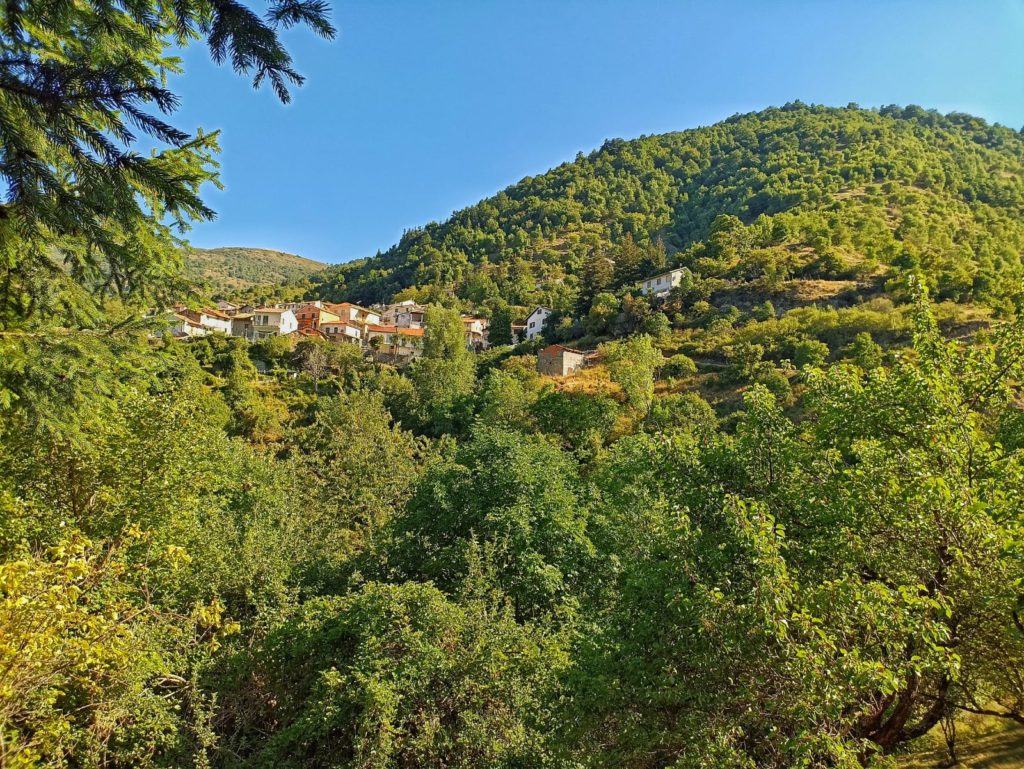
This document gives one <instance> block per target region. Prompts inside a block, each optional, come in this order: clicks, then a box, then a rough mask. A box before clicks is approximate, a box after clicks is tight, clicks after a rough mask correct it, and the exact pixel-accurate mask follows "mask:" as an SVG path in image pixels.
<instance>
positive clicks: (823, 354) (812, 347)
mask: <svg viewBox="0 0 1024 769" xmlns="http://www.w3.org/2000/svg"><path fill="white" fill-rule="evenodd" d="M828 355H829V349H828V345H827V344H825V343H824V342H819V341H818V340H817V339H800V340H798V341H796V342H794V343H793V363H794V364H796V366H797V367H798V368H804V367H805V366H821V365H822V364H823V363H824V362H825V361H826V360H828Z"/></svg>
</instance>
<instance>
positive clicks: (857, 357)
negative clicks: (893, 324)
mask: <svg viewBox="0 0 1024 769" xmlns="http://www.w3.org/2000/svg"><path fill="white" fill-rule="evenodd" d="M846 353H847V355H849V356H850V357H851V358H852V359H853V361H854V362H855V363H856V364H857V365H858V366H860V367H861V368H862V369H864V370H865V371H869V370H871V369H875V368H878V367H879V366H881V365H882V348H881V347H880V346H879V345H878V343H877V342H875V340H874V339H872V338H871V334H869V333H868V332H867V331H862V332H860V333H859V334H857V336H856V337H855V338H854V340H853V341H852V342H851V343H850V346H849V347H848V348H847V350H846Z"/></svg>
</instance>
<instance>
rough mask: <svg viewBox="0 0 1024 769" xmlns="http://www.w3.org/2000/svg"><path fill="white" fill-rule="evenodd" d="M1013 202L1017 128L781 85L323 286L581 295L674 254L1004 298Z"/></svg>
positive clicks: (1001, 305) (565, 301)
mask: <svg viewBox="0 0 1024 769" xmlns="http://www.w3.org/2000/svg"><path fill="white" fill-rule="evenodd" d="M1022 211H1024V137H1022V136H1021V135H1020V134H1019V133H1016V132H1014V131H1012V130H1010V129H1007V128H1003V127H999V126H992V125H988V124H986V123H985V121H983V120H980V119H978V118H975V117H972V116H970V115H965V114H950V115H945V116H943V115H940V114H938V113H935V112H933V111H926V110H923V109H921V108H919V107H906V108H904V107H886V108H883V109H881V110H877V111H873V110H863V109H858V108H854V107H850V108H844V109H835V108H828V107H815V106H806V105H802V104H799V103H797V104H790V105H786V106H785V107H782V108H776V109H768V110H765V111H763V112H759V113H754V114H748V115H739V116H736V117H733V118H730V119H728V120H726V121H724V122H722V123H720V124H717V125H714V126H710V127H706V128H697V129H693V130H689V131H683V132H679V133H671V134H664V135H660V136H649V137H643V138H640V139H635V140H631V141H624V140H619V139H616V140H612V141H608V142H606V143H605V144H604V145H603V146H602V147H601V148H600V149H598V150H596V151H594V152H592V153H590V154H589V155H586V156H583V155H582V154H581V155H579V156H577V158H576V160H575V161H573V162H571V163H566V164H564V165H561V166H559V167H557V168H555V169H553V170H551V171H549V172H547V173H544V174H541V175H539V176H535V177H527V178H526V179H524V180H522V181H521V182H519V183H518V184H515V185H513V186H512V187H509V188H508V189H506V190H504V191H503V192H501V193H499V194H498V195H496V196H494V197H492V198H489V199H487V200H484V201H482V202H480V203H478V204H476V205H474V206H471V207H469V208H466V209H464V210H462V211H459V212H457V213H455V214H454V215H453V216H452V217H451V218H450V219H448V220H447V221H445V222H442V223H434V224H429V225H427V226H426V227H422V228H416V229H413V230H410V231H408V232H407V233H406V234H405V235H404V236H403V238H402V240H401V242H400V243H398V244H397V245H396V246H394V247H392V248H391V249H389V250H388V251H386V252H384V253H383V254H379V255H378V256H377V257H375V258H371V259H365V260H361V261H359V262H355V263H350V264H346V265H344V266H342V267H340V268H338V269H336V270H335V271H334V273H333V276H332V278H331V279H330V280H329V281H328V283H327V288H328V289H329V291H330V292H331V293H332V294H333V296H335V297H337V298H341V297H347V298H349V299H352V300H356V301H362V302H374V301H381V300H385V299H388V298H390V297H391V296H392V295H394V294H395V293H396V292H399V291H401V290H402V289H409V288H410V287H415V288H418V289H421V290H420V291H419V292H418V293H419V295H420V296H421V298H424V299H433V300H439V301H451V298H452V297H453V296H454V297H458V298H459V299H463V300H468V301H472V302H476V303H483V302H487V301H492V300H495V299H498V298H501V299H504V300H506V301H508V302H510V303H512V304H513V305H519V306H524V307H525V306H529V305H533V304H537V303H543V304H549V305H552V306H555V307H558V308H561V309H565V310H568V309H570V308H572V307H576V306H579V305H581V302H582V309H583V310H584V311H585V310H586V309H587V307H586V305H587V300H588V299H589V298H590V297H592V296H593V295H594V294H595V293H596V292H598V291H600V290H605V289H612V290H614V289H616V288H619V287H621V286H628V285H629V284H630V283H632V282H634V281H635V280H636V279H637V278H638V277H640V276H641V275H643V274H644V273H649V272H651V271H654V270H657V269H658V268H659V267H661V266H662V264H664V263H666V262H667V263H668V264H669V265H670V266H676V265H680V266H684V267H687V268H689V269H690V270H691V272H692V273H693V278H692V280H693V292H694V295H700V296H701V297H702V298H705V299H708V298H710V299H711V301H712V302H713V303H714V302H715V299H716V297H717V296H718V295H720V294H722V293H723V292H726V293H730V294H733V293H736V292H750V293H754V294H756V295H758V296H760V297H762V298H766V299H771V300H772V301H775V302H779V301H781V302H783V303H789V302H799V301H800V299H801V295H802V293H806V292H808V291H809V292H810V293H811V296H812V297H813V298H817V299H822V300H831V299H833V298H834V297H835V296H836V295H838V294H844V295H845V301H846V302H850V301H853V300H855V299H856V298H857V297H858V296H869V295H873V294H877V293H878V292H879V291H880V290H881V289H882V287H883V286H884V284H885V281H887V280H893V281H898V280H899V278H900V276H902V275H906V274H908V273H909V272H912V271H915V270H919V271H921V272H922V273H923V274H924V275H925V277H926V279H927V281H928V283H929V286H930V287H931V289H932V291H933V294H934V296H935V298H936V299H939V300H944V299H950V300H954V301H957V302H979V303H982V304H985V305H986V306H989V307H992V308H995V309H998V310H1000V311H1005V310H1007V309H1009V303H1010V297H1011V296H1013V295H1014V294H1016V292H1018V291H1019V288H1020V282H1021V279H1022V277H1024V270H1022V266H1021V256H1020V255H1021V251H1022V247H1024V219H1022V217H1021V214H1022ZM723 217H724V218H723ZM716 222H717V224H716ZM650 244H657V245H654V246H652V245H650ZM663 251H664V255H663V253H662V252H663ZM602 257H604V258H610V259H612V260H614V262H615V269H614V271H613V272H612V274H606V271H605V270H603V269H602V267H601V266H600V264H598V263H596V262H597V260H600V259H601V258H602ZM811 281H814V282H816V283H809V282H811ZM801 282H803V284H802V285H801Z"/></svg>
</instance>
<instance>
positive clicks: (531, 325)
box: [530, 320, 534, 328]
mask: <svg viewBox="0 0 1024 769" xmlns="http://www.w3.org/2000/svg"><path fill="white" fill-rule="evenodd" d="M533 326H534V323H533V321H532V320H531V321H530V328H533Z"/></svg>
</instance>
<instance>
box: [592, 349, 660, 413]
mask: <svg viewBox="0 0 1024 769" xmlns="http://www.w3.org/2000/svg"><path fill="white" fill-rule="evenodd" d="M598 351H599V352H600V353H601V355H602V357H603V359H604V362H605V364H606V365H607V366H608V371H609V373H610V374H611V377H612V381H613V382H615V384H617V385H618V386H619V387H621V388H622V391H623V393H624V394H625V396H626V403H627V404H629V406H630V408H632V409H633V410H634V411H635V412H636V413H638V414H640V415H641V416H643V415H646V414H647V412H648V411H649V410H650V408H651V403H652V402H653V401H654V374H655V372H656V371H657V370H658V368H659V367H660V366H661V364H662V363H663V361H664V358H663V357H662V354H661V351H660V350H658V349H657V348H656V347H655V346H654V344H653V342H652V341H651V338H650V337H649V336H633V337H630V338H629V339H626V340H624V341H621V342H608V343H606V344H603V345H601V347H600V348H598Z"/></svg>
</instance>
